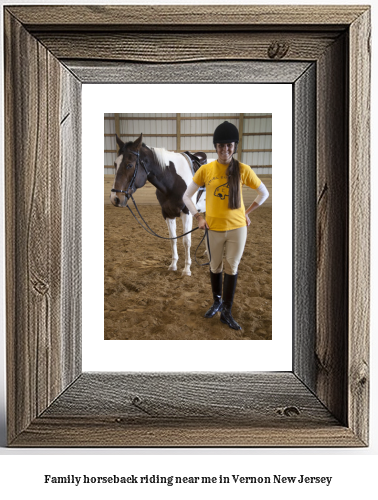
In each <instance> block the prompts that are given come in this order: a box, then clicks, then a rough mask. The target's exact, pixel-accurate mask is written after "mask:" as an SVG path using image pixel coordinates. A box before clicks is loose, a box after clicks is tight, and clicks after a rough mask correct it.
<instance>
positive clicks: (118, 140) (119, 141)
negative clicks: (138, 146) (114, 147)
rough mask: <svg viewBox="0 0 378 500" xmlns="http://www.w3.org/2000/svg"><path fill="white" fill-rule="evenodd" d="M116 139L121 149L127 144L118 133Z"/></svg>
mask: <svg viewBox="0 0 378 500" xmlns="http://www.w3.org/2000/svg"><path fill="white" fill-rule="evenodd" d="M116 141H117V144H118V147H119V149H122V148H123V146H124V145H125V144H124V143H123V142H122V141H121V139H120V138H119V137H118V135H117V134H116Z"/></svg>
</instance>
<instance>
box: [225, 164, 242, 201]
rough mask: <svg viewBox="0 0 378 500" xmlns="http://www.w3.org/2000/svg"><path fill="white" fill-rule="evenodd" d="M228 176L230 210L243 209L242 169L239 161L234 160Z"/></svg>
mask: <svg viewBox="0 0 378 500" xmlns="http://www.w3.org/2000/svg"><path fill="white" fill-rule="evenodd" d="M226 174H227V175H228V187H229V191H228V193H229V196H228V208H231V209H235V208H240V207H241V196H240V168H239V162H238V160H235V158H232V160H231V163H230V164H229V166H228V168H227V170H226Z"/></svg>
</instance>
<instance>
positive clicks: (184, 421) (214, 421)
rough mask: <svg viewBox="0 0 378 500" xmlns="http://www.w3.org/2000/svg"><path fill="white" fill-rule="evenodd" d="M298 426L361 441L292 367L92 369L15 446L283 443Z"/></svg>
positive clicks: (311, 438)
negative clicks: (279, 369) (146, 371)
mask: <svg viewBox="0 0 378 500" xmlns="http://www.w3.org/2000/svg"><path fill="white" fill-rule="evenodd" d="M266 393H269V394H270V395H271V397H270V401H269V404H268V405H267V404H266ZM303 428H306V433H303V434H302V436H301V437H303V439H304V441H303V444H304V445H306V446H312V445H314V443H315V442H317V443H319V438H320V442H322V443H324V444H325V443H327V444H325V445H327V446H329V445H332V444H331V443H332V440H333V439H335V440H337V441H338V442H339V445H341V446H343V445H345V446H359V445H361V443H360V442H359V441H358V439H356V437H355V436H354V435H353V434H352V433H351V432H348V431H347V430H346V429H345V428H344V429H343V428H342V426H341V425H340V423H339V422H338V421H337V419H335V418H334V417H333V416H332V415H331V414H330V413H329V411H328V410H327V409H326V408H325V407H324V406H323V405H322V404H321V403H320V402H319V400H318V399H317V398H316V396H314V395H313V394H312V393H311V392H309V391H308V389H307V387H306V386H305V385H304V384H302V382H300V381H299V380H298V378H297V377H296V376H295V375H294V374H290V373H265V374H257V373H256V374H251V373H247V374H243V373H217V374H209V373H186V374H182V373H181V374H180V373H169V374H161V373H151V374H135V373H134V374H133V373H130V374H112V373H106V374H105V373H101V374H96V373H91V374H83V375H82V376H81V377H80V378H79V379H78V380H77V381H76V382H75V383H74V384H73V385H72V386H71V387H69V388H68V389H67V390H66V391H65V393H63V394H62V395H61V397H60V398H59V399H58V400H57V401H56V402H54V403H53V404H52V405H51V406H50V407H49V408H48V409H47V410H46V411H45V412H44V413H43V414H42V415H41V416H40V417H39V418H38V419H37V420H35V421H34V422H32V424H31V426H30V427H29V428H28V429H27V431H26V432H24V433H23V434H22V435H20V436H19V437H18V438H17V439H16V441H15V442H14V445H15V446H28V445H29V444H31V443H33V442H34V440H35V437H36V436H37V435H38V437H39V439H40V440H41V444H43V446H66V443H67V442H73V441H72V439H74V442H75V443H76V445H86V446H88V445H89V446H100V445H101V442H103V438H104V436H102V437H101V432H102V433H105V435H106V442H107V443H108V444H109V445H115V446H120V445H122V446H248V445H250V444H252V443H253V445H254V446H267V445H268V443H269V445H270V446H271V445H275V446H290V445H292V444H293V443H295V441H296V434H295V433H297V432H298V429H303ZM326 429H327V430H328V437H327V440H326V439H324V438H325V430H326ZM299 433H300V431H299ZM330 435H331V436H332V437H331V439H329V438H330ZM297 437H298V436H297ZM318 445H319V444H318Z"/></svg>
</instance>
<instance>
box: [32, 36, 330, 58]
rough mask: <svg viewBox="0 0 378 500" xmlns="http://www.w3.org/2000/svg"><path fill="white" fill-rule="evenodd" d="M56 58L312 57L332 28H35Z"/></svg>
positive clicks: (320, 50) (324, 44) (326, 41)
mask: <svg viewBox="0 0 378 500" xmlns="http://www.w3.org/2000/svg"><path fill="white" fill-rule="evenodd" d="M35 36H36V38H37V40H39V41H40V42H41V43H43V45H44V46H45V47H47V48H48V50H49V51H51V53H52V54H54V55H55V57H58V58H59V59H69V58H72V55H73V54H74V55H75V59H82V60H91V59H94V60H108V61H115V60H119V61H130V62H136V63H140V62H159V63H160V64H161V63H178V62H190V61H208V60H218V61H219V60H229V61H232V60H253V59H254V60H271V61H279V60H283V59H285V60H288V61H295V60H298V61H306V60H307V61H313V60H314V59H318V58H319V57H320V56H321V54H322V53H323V52H324V50H325V49H326V48H327V47H328V46H329V45H330V44H332V43H333V42H334V41H335V39H336V38H337V34H336V33H332V32H326V33H313V34H311V33H310V34H309V33H308V32H304V33H279V32H275V31H273V32H268V33H261V32H258V33H255V32H247V33H245V32H241V33H239V32H227V31H225V30H222V31H221V32H220V33H213V32H204V33H201V34H200V35H199V34H198V33H197V32H196V31H195V32H190V33H181V32H180V33H160V32H159V33H141V32H139V31H138V32H136V33H133V32H127V33H113V32H112V33H109V32H107V33H71V32H64V33H63V32H62V33H60V34H59V36H58V37H57V36H56V34H54V33H48V32H38V33H35Z"/></svg>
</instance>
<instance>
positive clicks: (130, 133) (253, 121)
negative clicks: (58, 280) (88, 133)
mask: <svg viewBox="0 0 378 500" xmlns="http://www.w3.org/2000/svg"><path fill="white" fill-rule="evenodd" d="M266 115H267V114H262V113H246V114H244V123H243V131H244V133H253V134H260V133H261V134H271V131H272V118H271V116H270V117H266ZM105 116H106V117H112V118H113V117H114V114H112V113H106V114H105ZM119 116H120V118H129V119H127V120H124V119H121V120H120V133H121V135H122V137H121V138H122V140H123V141H124V142H127V141H130V140H135V139H136V138H137V137H138V135H139V134H140V133H143V134H144V139H143V140H144V142H145V143H146V144H147V145H148V146H150V147H163V148H166V149H168V150H170V151H177V143H176V114H174V113H154V114H148V113H120V114H119ZM236 116H239V113H210V114H209V113H182V114H181V118H183V119H182V120H181V150H189V151H192V152H195V151H211V152H212V151H214V146H213V141H212V136H213V132H214V129H215V128H216V127H217V126H218V125H219V124H220V123H221V122H222V121H223V120H224V119H228V121H230V122H231V123H233V124H234V125H235V126H237V127H238V126H239V120H238V119H236V118H232V117H236ZM136 117H138V118H139V119H134V118H136ZM163 117H168V118H173V119H170V120H164V119H161V120H159V118H163ZM185 117H189V118H193V117H195V118H200V117H204V118H205V117H206V118H207V119H190V120H185V119H184V118H185ZM219 117H222V118H219ZM227 117H228V118H227ZM140 118H145V119H140ZM151 118H154V119H151ZM104 122H105V127H104V128H105V134H115V121H114V120H104ZM160 134H163V135H161V136H160ZM185 134H201V135H199V136H197V137H195V136H186V135H185ZM242 147H243V149H249V150H251V149H257V150H266V149H268V150H269V149H271V148H272V136H271V135H253V136H244V137H243V144H242ZM104 149H105V150H116V149H117V145H116V142H115V138H113V137H105V141H104ZM208 155H213V153H208ZM115 157H116V153H113V154H111V153H105V156H104V162H105V166H106V165H113V163H114V160H115ZM236 158H238V156H237V155H236ZM238 159H239V158H238ZM240 161H242V162H243V163H246V164H248V165H251V166H253V167H254V168H257V169H258V171H259V172H264V173H272V169H271V168H270V165H272V153H271V152H269V151H266V152H263V151H261V152H243V153H242V157H241V158H240Z"/></svg>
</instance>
